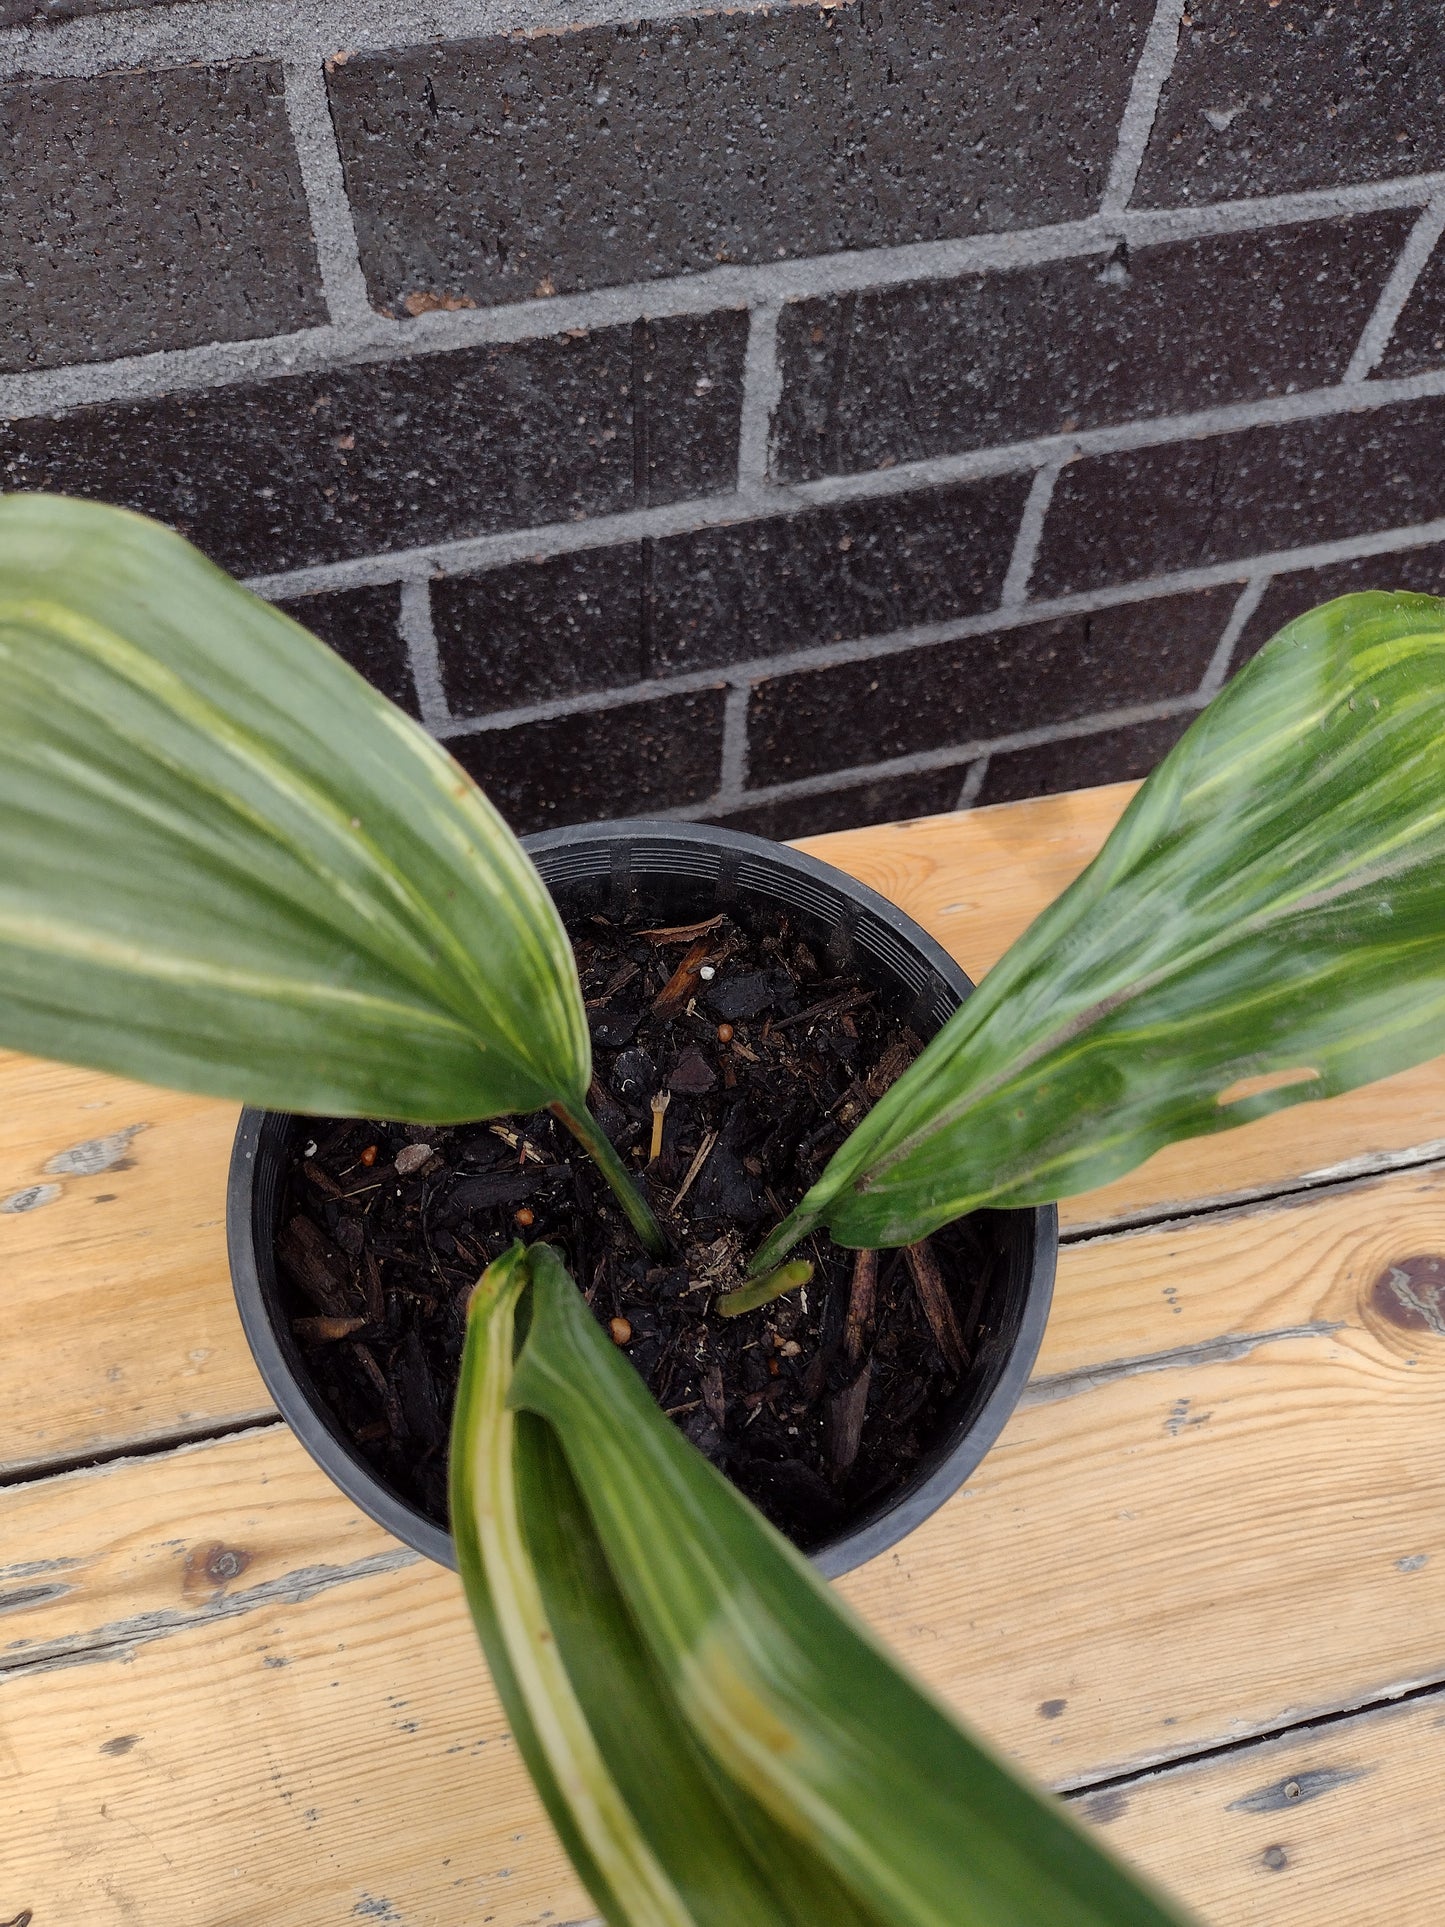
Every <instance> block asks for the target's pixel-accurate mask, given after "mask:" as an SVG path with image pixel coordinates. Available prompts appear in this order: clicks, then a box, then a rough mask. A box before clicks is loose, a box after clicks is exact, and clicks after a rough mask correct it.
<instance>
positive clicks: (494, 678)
mask: <svg viewBox="0 0 1445 1927" xmlns="http://www.w3.org/2000/svg"><path fill="white" fill-rule="evenodd" d="M648 546H649V545H648V544H645V543H638V542H629V543H626V544H624V545H623V546H621V547H619V548H613V549H583V550H581V551H579V552H578V553H576V554H573V555H552V556H546V557H544V558H542V559H541V560H539V561H535V562H517V563H513V564H511V565H510V566H508V567H506V568H500V569H487V570H485V571H484V572H483V573H482V574H480V575H463V576H452V577H450V578H447V579H445V580H443V581H440V582H434V583H433V584H432V624H433V627H434V628H435V630H436V637H437V650H438V654H439V656H440V660H441V669H442V681H443V683H444V684H445V687H446V692H447V701H448V703H449V704H450V706H451V711H452V714H453V715H454V716H481V715H485V714H486V712H487V711H488V710H494V709H512V708H515V707H517V706H519V705H520V704H523V703H535V702H543V701H545V700H547V699H548V698H549V697H557V696H570V695H574V694H575V693H576V692H577V691H579V690H583V689H606V688H608V687H613V686H616V685H617V684H619V683H631V682H637V681H639V680H640V679H641V678H642V677H643V676H644V675H645V674H646V673H647V672H646V666H645V657H644V654H643V646H642V622H641V613H642V574H643V572H642V565H643V555H644V551H645V550H646V548H647V547H648Z"/></svg>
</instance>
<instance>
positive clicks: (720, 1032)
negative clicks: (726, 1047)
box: [717, 1024, 734, 1044]
mask: <svg viewBox="0 0 1445 1927" xmlns="http://www.w3.org/2000/svg"><path fill="white" fill-rule="evenodd" d="M733 1036H734V1032H733V1027H732V1025H731V1024H719V1025H718V1027H717V1040H718V1042H719V1043H720V1044H730V1043H731V1042H732V1041H733Z"/></svg>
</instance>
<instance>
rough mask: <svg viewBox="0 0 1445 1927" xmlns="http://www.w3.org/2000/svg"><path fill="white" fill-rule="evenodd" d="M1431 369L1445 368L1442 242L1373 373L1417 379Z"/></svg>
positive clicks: (1444, 247) (1444, 243) (1444, 254)
mask: <svg viewBox="0 0 1445 1927" xmlns="http://www.w3.org/2000/svg"><path fill="white" fill-rule="evenodd" d="M1431 368H1445V241H1442V242H1439V243H1437V244H1436V248H1435V252H1434V253H1433V254H1432V255H1431V257H1430V259H1429V260H1428V261H1427V262H1426V263H1425V268H1424V272H1423V273H1422V274H1421V276H1420V279H1419V280H1418V281H1417V282H1416V283H1415V286H1414V288H1413V289H1412V290H1411V292H1410V299H1409V300H1408V301H1407V302H1406V303H1405V311H1404V313H1403V314H1402V315H1401V316H1400V319H1399V320H1398V321H1397V322H1396V323H1395V328H1394V332H1393V333H1392V334H1391V336H1390V340H1389V344H1388V346H1387V347H1386V349H1385V352H1384V354H1383V355H1382V356H1381V357H1380V365H1379V367H1378V368H1377V369H1376V370H1375V373H1376V374H1377V375H1419V374H1423V373H1424V372H1425V371H1426V370H1427V369H1431Z"/></svg>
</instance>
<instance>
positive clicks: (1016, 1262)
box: [226, 821, 1058, 1577]
mask: <svg viewBox="0 0 1445 1927" xmlns="http://www.w3.org/2000/svg"><path fill="white" fill-rule="evenodd" d="M526 844H527V849H528V850H529V852H530V853H531V856H532V859H533V861H534V862H535V863H536V865H537V868H538V869H539V870H540V872H541V874H542V877H543V879H544V881H545V882H546V884H547V887H548V889H549V890H550V891H551V892H552V895H553V896H554V898H556V900H557V902H558V904H559V906H560V907H561V909H562V910H563V912H564V914H567V915H571V914H574V913H576V912H578V911H582V912H584V913H585V912H587V911H591V910H599V909H600V910H610V911H612V912H614V913H618V912H622V911H625V910H630V909H637V910H639V911H641V912H642V913H643V914H645V915H646V916H647V918H648V919H649V921H652V922H656V923H683V922H688V921H692V920H694V919H697V918H701V917H704V916H707V915H710V914H711V913H712V911H713V910H714V909H718V908H723V907H726V906H727V905H730V904H732V903H736V902H739V901H753V902H757V903H767V904H777V905H781V906H784V907H786V908H787V909H788V910H789V911H790V912H791V913H792V914H793V915H794V917H795V919H796V920H797V921H798V923H799V924H800V926H801V927H802V928H803V929H804V930H806V932H807V934H808V935H809V936H810V937H811V938H812V940H813V941H815V942H817V943H820V944H821V945H823V947H824V949H825V950H826V951H827V952H828V953H829V955H830V956H831V958H832V959H833V960H834V961H835V962H836V963H839V964H841V963H843V962H844V961H847V962H848V963H849V965H850V966H851V968H853V969H854V970H856V971H857V972H858V974H859V975H860V976H862V977H863V978H864V979H865V981H867V982H868V983H870V984H872V985H873V986H874V987H875V988H876V990H877V992H878V994H879V996H880V998H881V999H882V1000H883V1002H884V1004H885V1005H886V1006H887V1007H888V1008H889V1009H890V1010H891V1011H893V1012H894V1013H896V1014H897V1015H899V1016H901V1017H904V1018H906V1020H907V1021H908V1022H909V1023H910V1025H911V1026H912V1028H913V1029H914V1030H915V1031H916V1032H917V1033H918V1035H919V1036H921V1037H923V1038H925V1039H926V1038H928V1037H931V1036H932V1035H933V1034H934V1032H935V1031H937V1030H938V1029H939V1028H940V1027H941V1026H942V1025H943V1024H944V1022H945V1021H946V1020H947V1019H948V1017H949V1016H950V1015H951V1014H952V1013H953V1011H954V1010H956V1009H957V1007H958V1005H959V1004H960V1003H961V1002H962V1000H963V999H964V998H965V997H966V996H968V994H969V992H970V991H971V990H972V988H973V985H972V984H971V983H970V982H969V980H968V978H967V977H966V976H965V975H964V973H963V971H961V970H960V969H959V967H958V965H957V964H956V963H954V962H953V960H952V959H951V958H950V957H949V956H948V954H947V952H946V951H944V950H943V949H942V948H941V947H940V946H939V945H938V944H936V943H935V942H934V941H933V939H932V938H931V937H929V936H927V935H925V933H924V932H923V931H922V930H920V929H919V928H918V926H917V924H915V923H914V922H913V921H912V919H911V918H909V917H906V916H904V914H903V913H902V911H901V910H897V909H895V908H894V906H893V905H892V904H891V903H888V902H886V901H885V900H884V899H883V898H882V897H880V896H878V895H877V894H876V892H874V891H872V890H869V889H867V888H866V887H865V886H864V885H862V884H860V883H855V882H854V881H853V879H852V878H851V877H846V876H844V875H842V874H841V872H839V871H837V870H834V869H832V868H831V867H830V866H829V865H828V864H826V863H820V862H818V861H817V860H816V858H814V857H809V856H804V855H802V854H801V853H800V852H798V851H796V850H790V849H787V848H785V847H784V846H783V845H781V844H776V843H766V842H764V841H763V840H762V839H761V838H760V837H755V836H744V835H740V834H739V833H737V832H735V831H730V830H718V829H708V828H701V827H697V826H694V825H692V824H683V823H654V822H647V821H636V822H621V823H601V824H596V825H590V826H588V827H585V828H582V829H572V830H556V831H550V832H548V833H546V834H544V835H540V836H533V837H528V838H527V839H526ZM295 1122H296V1120H295V1119H294V1118H292V1117H290V1116H288V1115H286V1114H284V1113H280V1112H268V1111H245V1112H243V1113H242V1116H241V1123H240V1127H239V1129H238V1130H237V1133H236V1144H235V1149H234V1152H233V1153H232V1158H231V1175H230V1187H229V1191H228V1196H227V1207H226V1235H227V1241H228V1244H229V1247H230V1257H231V1276H232V1279H233V1281H234V1284H235V1290H236V1302H237V1304H238V1306H239V1307H240V1312H241V1323H242V1324H243V1326H244V1327H245V1331H246V1337H247V1339H248V1340H249V1341H250V1346H251V1351H252V1353H253V1355H254V1356H255V1360H256V1363H257V1365H258V1366H259V1367H260V1370H261V1376H262V1377H263V1378H264V1379H265V1381H266V1385H267V1387H268V1389H269V1390H270V1393H271V1396H272V1397H273V1398H274V1399H275V1401H276V1403H277V1405H278V1406H279V1407H280V1409H281V1412H282V1414H283V1416H284V1417H285V1418H286V1420H287V1422H288V1423H289V1424H290V1426H291V1428H292V1430H293V1431H294V1432H295V1434H296V1436H297V1437H298V1438H299V1439H300V1441H301V1443H302V1444H303V1445H304V1446H305V1447H306V1449H307V1451H308V1452H310V1454H311V1456H312V1457H313V1458H314V1459H315V1460H316V1462H317V1463H318V1464H319V1465H320V1466H321V1467H322V1468H323V1470H325V1471H326V1472H327V1473H329V1474H330V1476H331V1477H332V1478H333V1479H334V1480H335V1481H336V1483H337V1485H339V1486H340V1487H341V1489H342V1491H343V1492H345V1493H346V1494H347V1495H348V1497H349V1498H351V1499H354V1500H355V1502H356V1503H357V1505H359V1506H360V1507H361V1509H362V1510H363V1512H367V1513H369V1514H370V1515H371V1517H372V1518H373V1519H375V1520H376V1521H377V1523H378V1524H380V1525H383V1526H385V1527H386V1529H387V1531H388V1532H391V1533H393V1534H395V1536H396V1537H397V1538H398V1539H401V1540H403V1541H404V1542H405V1543H406V1544H407V1545H409V1546H413V1547H415V1548H416V1550H417V1551H418V1552H422V1553H425V1554H426V1555H427V1557H428V1558H431V1559H435V1560H437V1561H438V1562H439V1563H440V1564H442V1565H448V1566H455V1564H456V1556H455V1553H454V1550H453V1547H452V1542H451V1538H450V1535H449V1534H448V1533H446V1532H444V1531H443V1530H442V1529H441V1527H440V1526H438V1525H435V1524H434V1523H433V1522H432V1521H431V1520H430V1519H428V1518H426V1517H425V1516H424V1515H423V1514H422V1513H420V1512H418V1511H417V1510H416V1509H415V1508H414V1507H413V1506H411V1505H410V1504H408V1503H407V1502H406V1501H404V1500H402V1499H400V1498H398V1497H397V1496H396V1495H395V1494H394V1493H393V1492H392V1491H391V1490H390V1489H389V1488H388V1487H387V1486H385V1485H383V1484H382V1483H381V1481H380V1480H379V1479H378V1478H377V1476H376V1474H375V1473H374V1472H372V1470H371V1469H370V1467H369V1466H367V1465H366V1463H365V1462H364V1461H363V1460H362V1459H361V1458H360V1457H359V1455H358V1454H357V1453H356V1451H355V1450H354V1448H353V1447H352V1446H351V1445H350V1443H349V1442H348V1441H347V1440H346V1439H345V1438H344V1437H343V1436H342V1435H341V1433H340V1431H339V1430H338V1429H337V1427H336V1425H335V1423H334V1421H333V1420H332V1418H331V1415H330V1413H329V1412H328V1411H327V1410H326V1408H325V1406H324V1405H323V1404H322V1403H321V1401H320V1399H319V1398H318V1397H317V1395H316V1393H315V1392H314V1390H313V1389H312V1385H311V1381H310V1378H309V1375H308V1373H307V1370H306V1365H305V1361H304V1359H303V1357H302V1354H301V1352H300V1350H299V1348H298V1347H297V1345H296V1343H295V1341H294V1339H293V1338H292V1336H291V1330H290V1326H289V1324H288V1322H287V1319H286V1316H285V1314H284V1311H283V1308H282V1304H281V1299H280V1293H279V1290H278V1286H277V1281H276V1267H275V1259H274V1245H275V1234H276V1218H277V1212H278V1210H279V1207H280V1201H281V1194H282V1188H283V1183H284V1177H285V1159H286V1151H287V1147H288V1144H289V1141H290V1138H291V1134H292V1131H293V1129H294V1126H295ZM998 1221H999V1223H1000V1224H1001V1225H1002V1226H1003V1227H1005V1229H1004V1237H1005V1240H1006V1256H1007V1266H1006V1270H1005V1272H1004V1275H1003V1279H1002V1283H1001V1285H1000V1287H999V1289H1000V1290H1001V1293H1002V1304H1001V1307H996V1311H997V1316H996V1317H995V1320H994V1324H995V1327H996V1329H995V1331H994V1333H993V1335H992V1336H991V1337H989V1338H988V1340H987V1341H986V1342H985V1344H984V1345H983V1347H982V1348H981V1350H980V1354H979V1356H978V1358H977V1359H975V1361H974V1363H973V1365H972V1367H971V1368H970V1371H969V1376H968V1378H967V1380H966V1382H965V1383H964V1384H963V1385H962V1386H961V1387H960V1389H959V1391H958V1393H957V1394H956V1396H955V1398H954V1399H953V1401H952V1403H951V1404H950V1406H949V1408H948V1411H947V1414H946V1420H945V1423H944V1424H943V1426H942V1428H941V1430H940V1434H939V1437H938V1439H937V1441H936V1443H935V1444H934V1446H933V1448H932V1449H931V1450H930V1451H929V1452H928V1453H927V1454H926V1455H925V1457H924V1458H923V1459H922V1460H921V1461H920V1463H919V1464H918V1465H917V1466H916V1467H915V1469H914V1472H913V1474H912V1476H911V1477H910V1478H909V1479H908V1481H907V1482H906V1484H904V1485H903V1486H901V1487H900V1488H899V1489H898V1490H896V1491H895V1492H893V1493H892V1494H891V1495H890V1496H889V1497H888V1498H886V1499H883V1500H881V1501H880V1502H879V1503H878V1505H877V1506H876V1507H875V1508H874V1510H873V1511H872V1512H871V1513H869V1514H868V1515H867V1516H866V1517H865V1518H864V1519H862V1520H860V1521H857V1522H855V1523H854V1524H853V1525H851V1526H850V1527H849V1528H848V1529H847V1530H846V1531H845V1532H843V1533H841V1534H840V1535H839V1536H838V1537H837V1538H836V1539H833V1540H831V1541H829V1542H828V1543H827V1544H825V1545H823V1546H821V1547H819V1548H817V1549H816V1550H815V1551H814V1553H813V1555H812V1557H813V1560H814V1563H815V1564H816V1565H817V1566H818V1568H819V1569H820V1570H821V1571H822V1572H824V1573H826V1574H828V1575H829V1576H830V1577H831V1576H833V1575H836V1574H838V1573H842V1572H847V1571H849V1570H850V1569H851V1568H852V1567H854V1566H858V1565H861V1564H862V1563H863V1562H864V1561H865V1560H867V1559H872V1558H873V1557H875V1555H876V1554H878V1553H880V1552H883V1551H884V1550H885V1549H886V1548H887V1547H889V1546H891V1545H894V1544H896V1543H897V1541H898V1540H900V1539H902V1538H903V1537H904V1535H905V1534H907V1533H909V1532H911V1531H912V1530H913V1528H914V1527H915V1526H916V1525H919V1524H921V1523H922V1521H923V1520H924V1519H926V1518H927V1517H928V1516H929V1514H930V1513H932V1512H935V1511H937V1509H938V1507H939V1506H941V1505H942V1504H943V1502H944V1500H945V1499H947V1498H948V1497H949V1496H950V1495H951V1494H952V1493H953V1492H955V1491H956V1490H957V1489H958V1487H959V1486H960V1485H962V1483H963V1481H964V1480H965V1479H966V1478H967V1477H968V1475H969V1473H970V1472H972V1471H973V1469H974V1467H975V1466H976V1465H977V1464H978V1463H979V1461H980V1459H982V1457H983V1455H984V1453H985V1452H987V1450H988V1448H989V1447H990V1446H991V1445H992V1444H993V1442H994V1440H995V1439H996V1438H997V1437H998V1434H999V1432H1000V1430H1001V1429H1002V1427H1003V1423H1004V1421H1005V1419H1006V1418H1007V1417H1008V1415H1009V1413H1010V1412H1011V1411H1012V1410H1013V1408H1014V1406H1015V1405H1016V1404H1017V1402H1018V1398H1019V1394H1020V1392H1021V1391H1022V1390H1023V1387H1024V1381H1025V1380H1026V1379H1027V1377H1028V1375H1029V1372H1030V1371H1031V1370H1032V1368H1033V1362H1034V1359H1035V1357H1036V1355H1037V1353H1038V1349H1039V1343H1040V1341H1041V1339H1042V1337H1043V1332H1044V1323H1045V1321H1046V1319H1047V1317H1048V1312H1049V1301H1050V1298H1051V1297H1052V1294H1053V1285H1054V1267H1055V1262H1056V1259H1057V1256H1058V1217H1057V1213H1056V1212H1055V1211H1054V1209H1053V1207H1052V1206H1049V1207H1047V1208H1045V1209H1042V1210H1036V1211H1011V1212H1007V1213H1000V1214H998Z"/></svg>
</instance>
